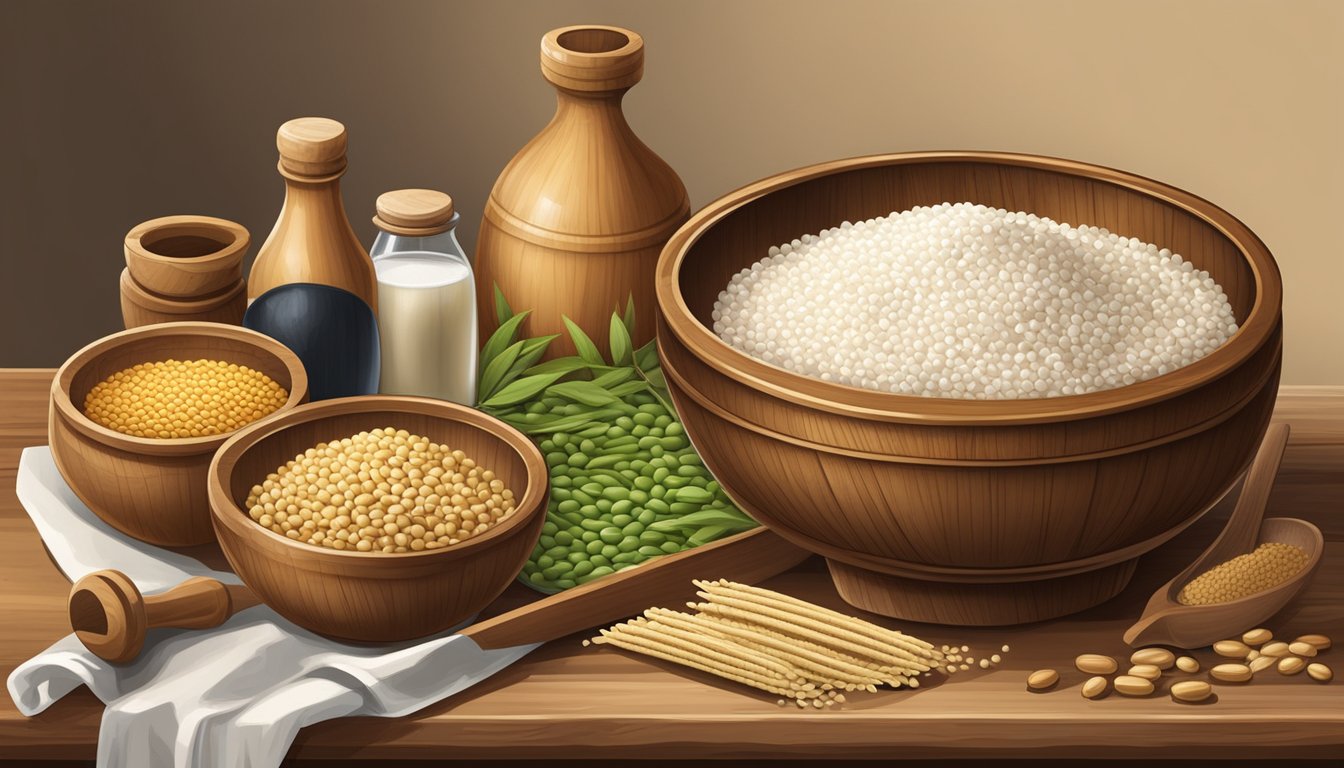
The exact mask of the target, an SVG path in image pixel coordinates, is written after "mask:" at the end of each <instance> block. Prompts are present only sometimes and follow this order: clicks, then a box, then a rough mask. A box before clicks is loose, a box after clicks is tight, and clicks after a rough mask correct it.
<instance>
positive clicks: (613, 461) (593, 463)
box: [588, 453, 622, 469]
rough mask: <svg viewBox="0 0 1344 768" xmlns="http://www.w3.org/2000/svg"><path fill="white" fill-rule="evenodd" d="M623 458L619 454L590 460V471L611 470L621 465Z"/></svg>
mask: <svg viewBox="0 0 1344 768" xmlns="http://www.w3.org/2000/svg"><path fill="white" fill-rule="evenodd" d="M621 459H622V457H621V456H619V455H617V454H614V453H613V454H606V455H603V456H598V457H596V458H593V459H589V460H588V469H611V468H612V467H615V466H616V465H617V464H620V463H621Z"/></svg>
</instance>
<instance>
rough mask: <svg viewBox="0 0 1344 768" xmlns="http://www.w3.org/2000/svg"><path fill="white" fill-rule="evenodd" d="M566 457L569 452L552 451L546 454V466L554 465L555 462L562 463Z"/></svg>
mask: <svg viewBox="0 0 1344 768" xmlns="http://www.w3.org/2000/svg"><path fill="white" fill-rule="evenodd" d="M568 458H569V454H567V453H565V452H564V451H552V452H550V453H548V454H546V466H548V467H554V466H555V465H557V464H564V463H565V460H566V459H568Z"/></svg>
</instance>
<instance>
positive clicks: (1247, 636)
mask: <svg viewBox="0 0 1344 768" xmlns="http://www.w3.org/2000/svg"><path fill="white" fill-rule="evenodd" d="M1273 639H1274V633H1273V632H1270V631H1269V630H1268V629H1265V628H1264V627H1256V628H1255V629H1252V630H1250V631H1248V632H1246V633H1244V634H1243V635H1242V636H1241V642H1243V643H1245V644H1247V645H1264V644H1265V643H1268V642H1269V641H1270V640H1273Z"/></svg>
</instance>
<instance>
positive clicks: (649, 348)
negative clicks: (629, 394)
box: [634, 339, 658, 371]
mask: <svg viewBox="0 0 1344 768" xmlns="http://www.w3.org/2000/svg"><path fill="white" fill-rule="evenodd" d="M634 359H635V365H636V366H638V367H639V369H640V370H641V371H649V370H652V369H654V368H657V367H658V340H657V339H654V340H653V341H650V342H649V343H648V344H645V345H644V346H642V347H640V348H639V349H638V350H637V351H636V352H635V355H634Z"/></svg>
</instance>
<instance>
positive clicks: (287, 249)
mask: <svg viewBox="0 0 1344 768" xmlns="http://www.w3.org/2000/svg"><path fill="white" fill-rule="evenodd" d="M275 145H276V148H277V149H279V150H280V164H279V168H280V175H281V176H282V177H284V179H285V206H284V208H282V209H281V210H280V216H279V218H278V219H276V222H275V228H274V229H272V230H271V234H270V236H269V237H267V238H266V242H265V243H264V244H263V245H262V246H261V250H259V251H258V252H257V259H256V261H254V262H253V263H252V272H251V273H250V274H249V275H248V279H247V298H248V301H251V300H252V299H255V298H257V297H258V296H260V295H261V294H263V293H265V292H266V291H269V290H270V289H272V288H274V287H276V286H277V285H285V284H287V283H321V284H324V285H333V286H335V287H337V288H342V289H344V290H347V291H349V292H350V293H353V294H355V295H356V296H358V297H359V298H361V299H363V300H364V301H365V303H367V304H368V305H369V307H370V308H372V309H373V310H374V312H377V311H378V281H377V278H375V277H374V273H373V262H372V261H370V260H369V253H368V251H366V250H364V246H363V245H362V244H361V243H360V242H359V238H358V237H357V236H356V235H355V231H354V230H353V229H352V228H351V227H350V220H349V219H348V218H347V217H346V215H345V203H344V202H343V201H342V200H341V176H342V175H344V174H345V165H346V161H345V149H346V135H345V126H344V125H341V124H340V123H338V122H336V121H335V120H329V119H327V118H325V117H301V118H298V119H296V120H290V121H289V122H287V123H285V124H284V125H282V126H280V130H279V131H278V132H277V133H276V136H275Z"/></svg>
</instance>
